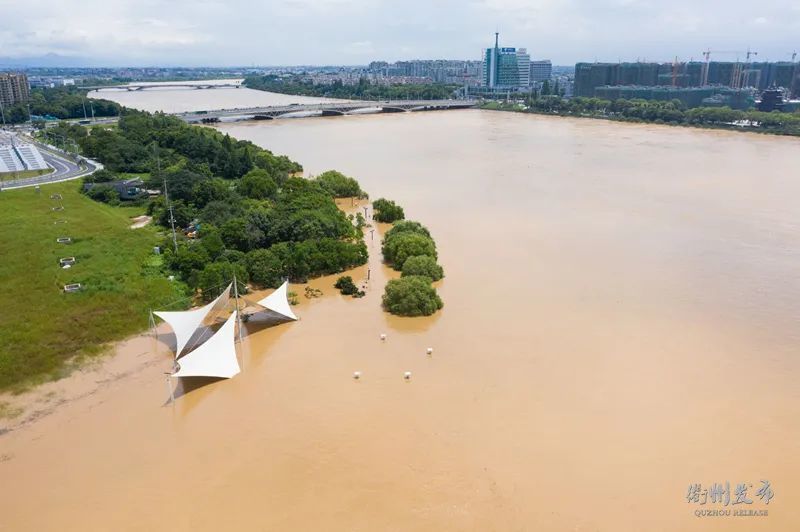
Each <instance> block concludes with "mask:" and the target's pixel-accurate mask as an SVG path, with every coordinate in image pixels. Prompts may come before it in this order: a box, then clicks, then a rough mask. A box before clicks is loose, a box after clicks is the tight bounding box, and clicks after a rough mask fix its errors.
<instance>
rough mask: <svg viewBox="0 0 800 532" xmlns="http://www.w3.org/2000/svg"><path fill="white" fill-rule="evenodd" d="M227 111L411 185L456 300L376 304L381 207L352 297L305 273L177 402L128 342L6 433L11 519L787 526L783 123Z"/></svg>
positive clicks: (239, 525)
mask: <svg viewBox="0 0 800 532" xmlns="http://www.w3.org/2000/svg"><path fill="white" fill-rule="evenodd" d="M238 90H239V91H242V90H244V89H238ZM222 91H223V90H222V89H220V90H215V91H197V92H204V93H206V95H207V97H208V98H213V97H214V95H215V94H217V93H220V92H222ZM181 92H185V91H170V92H167V91H164V92H163V93H162V92H156V93H147V92H145V93H138V94H137V95H138V96H141V97H142V98H146V99H147V101H146V102H144V103H142V107H148V106H150V107H148V108H153V107H152V105H153V102H154V101H157V100H158V99H159V98H161V99H162V100H161V101H160V102H161V103H159V104H158V106H160V108H164V109H167V110H170V102H171V101H172V100H170V99H172V98H175V102H176V103H175V105H182V103H181V101H180V98H179V97H178V96H176V95H179V94H180V93H181ZM126 96H127V95H126ZM126 103H127V104H129V105H130V104H131V102H130V101H127V102H126ZM207 107H208V108H213V107H215V106H214V105H213V102H208V106H207ZM217 107H221V106H217ZM220 129H221V130H222V131H224V132H226V133H230V134H231V135H232V136H234V137H237V138H241V139H249V140H252V141H254V142H256V143H257V144H259V145H262V146H265V147H267V148H269V149H272V150H273V151H275V152H276V153H285V154H287V155H289V156H290V157H292V158H294V159H296V160H299V161H300V162H302V163H303V164H304V165H305V166H306V171H307V173H310V174H318V173H320V172H321V171H324V170H326V169H329V168H336V169H338V170H341V171H343V172H345V173H347V174H350V175H353V176H355V177H357V178H358V179H359V181H360V182H361V183H362V186H363V187H364V188H365V189H366V190H368V191H369V192H370V193H371V194H372V196H373V197H379V196H386V197H389V198H392V199H395V200H397V201H398V202H399V203H400V204H402V205H403V206H404V207H405V209H406V214H407V216H408V217H409V218H412V219H416V220H420V221H422V222H423V223H425V224H426V225H427V226H428V227H429V228H430V229H431V232H432V233H433V235H434V237H435V238H436V241H437V244H438V247H439V251H440V262H441V264H442V265H443V266H444V268H445V273H446V275H447V276H446V278H445V279H444V280H443V281H442V282H440V283H438V284H437V286H438V288H439V291H440V294H441V296H442V298H443V300H444V302H445V307H444V309H443V310H442V311H441V312H440V313H438V314H437V315H435V316H434V317H431V318H419V319H407V318H396V317H392V316H389V315H387V314H385V313H383V312H382V311H381V309H380V296H381V293H382V290H383V285H384V284H385V282H386V279H387V278H389V277H390V276H392V275H395V274H394V273H393V272H390V271H389V270H388V269H386V268H385V267H383V266H382V265H381V264H380V244H379V239H380V232H382V231H383V230H384V229H385V228H377V229H378V232H377V234H376V235H375V237H374V240H371V239H370V235H369V233H367V243H368V245H369V246H370V252H371V258H370V264H369V266H368V267H364V268H360V269H358V270H357V271H356V272H355V273H354V274H353V275H354V278H355V279H357V280H361V279H364V278H365V277H366V270H367V268H369V269H370V270H371V272H370V276H371V281H370V284H369V288H368V294H367V296H366V297H365V298H363V299H360V300H355V299H347V298H344V297H342V296H340V295H338V294H337V293H336V292H335V291H334V289H333V288H332V283H333V279H334V278H324V279H319V280H316V281H314V282H313V283H312V284H313V286H316V287H319V288H321V289H322V290H323V292H324V296H323V297H321V298H319V299H306V298H305V297H303V295H302V293H303V287H302V286H293V290H295V291H296V292H298V293H299V294H300V297H299V300H300V304H299V305H298V306H297V307H295V309H296V313H297V314H298V315H299V316H300V317H301V320H300V321H298V322H295V323H289V324H285V325H280V326H277V327H273V328H269V329H265V330H255V328H251V330H249V331H248V333H249V334H248V336H247V337H246V338H245V340H244V343H243V345H242V346H241V355H242V362H243V372H242V373H241V374H240V375H238V376H237V377H235V378H234V379H232V380H230V381H224V382H218V383H214V384H211V385H207V386H204V387H201V388H198V389H195V390H193V391H191V392H189V393H186V394H185V395H182V396H180V397H178V398H177V400H176V402H175V404H174V406H170V405H169V404H168V403H165V401H166V399H167V390H166V385H165V381H164V376H163V372H164V371H167V370H168V369H169V367H170V358H169V354H168V350H167V348H166V347H165V346H164V345H163V344H160V346H159V348H158V350H157V351H158V353H157V354H153V343H154V342H153V340H152V339H150V338H145V337H143V338H139V339H134V340H132V341H131V342H128V343H126V344H123V345H121V346H120V348H119V349H118V351H119V354H118V356H117V357H116V358H115V359H112V361H111V362H109V364H112V365H113V364H118V365H119V366H120V367H118V368H117V367H112V369H109V370H108V371H107V372H106V374H105V375H106V378H105V380H103V379H101V378H99V377H94V376H93V377H91V378H92V379H96V380H101V385H99V386H97V387H96V389H95V390H94V391H93V392H92V393H89V394H85V395H83V396H82V397H80V398H78V399H75V400H73V401H69V402H67V403H66V404H63V405H61V406H59V407H58V408H55V410H54V412H53V413H51V414H49V415H47V416H44V417H42V418H41V419H39V420H37V421H35V422H32V423H29V424H27V425H25V426H23V427H21V428H19V429H17V430H13V431H11V432H9V433H7V434H5V435H3V436H0V479H2V483H0V530H172V531H175V530H194V531H196V530H279V531H284V530H311V531H317V530H357V531H376V530H404V531H405V530H426V531H427V530H430V531H438V530H476V531H484V530H497V531H510V530H519V531H527V530H545V531H549V530H553V531H575V530H580V531H584V530H591V531H651V530H652V531H662V530H663V531H679V530H690V531H691V530H737V531H758V530H781V531H784V530H785V531H791V530H798V529H800V505H798V500H800V443H799V442H800V386H798V375H800V357H799V356H798V352H799V351H800V349H799V347H798V346H800V327H799V323H798V320H799V319H800V273H799V272H800V268H798V266H800V210H798V198H800V164H798V160H800V159H798V153H800V151H799V150H800V142H798V141H797V140H795V139H787V138H778V137H768V136H759V135H750V134H736V133H726V132H709V131H700V130H692V129H681V128H668V127H659V126H645V125H624V124H616V123H608V122H602V121H593V120H577V119H562V118H550V117H541V116H533V115H521V114H511V113H500V112H490V111H477V110H469V111H447V112H430V113H407V114H388V115H373V116H358V117H355V116H354V117H335V118H308V119H295V120H292V119H286V120H276V121H271V122H250V123H236V124H225V125H221V126H220ZM355 208H359V207H358V206H356V207H355ZM253 299H255V297H253ZM381 333H386V334H387V336H388V338H387V340H386V342H381V341H380V338H379V336H380V334H381ZM162 340H168V336H167V337H162ZM429 346H430V347H433V348H434V352H433V355H432V356H427V355H426V352H425V350H426V348H427V347H429ZM124 368H129V369H128V370H127V371H126V370H125V369H124ZM130 368H134V369H130ZM354 371H361V372H362V375H363V376H362V378H361V380H359V381H355V380H353V378H352V373H353V372H354ZM405 371H411V372H412V373H413V376H412V378H411V380H410V381H404V379H403V372H405ZM75 379H76V382H80V377H79V376H78V377H76V378H75ZM76 386H77V385H76ZM762 480H767V481H769V482H770V485H771V487H772V490H773V492H774V498H772V500H771V502H770V503H769V505H766V504H765V503H764V501H763V500H762V499H761V498H759V497H758V496H757V495H756V490H757V489H758V488H759V487H761V485H762V482H761V481H762ZM726 482H729V483H730V484H731V487H730V502H731V504H730V505H728V506H724V505H723V504H719V503H717V504H714V503H712V501H711V499H710V495H709V498H708V500H707V501H706V504H701V503H700V502H687V490H688V488H689V486H690V484H695V483H700V484H702V487H703V489H706V488H708V487H709V486H710V485H711V484H712V483H721V484H723V485H724V484H725V483H726ZM739 483H745V484H746V485H747V486H748V490H749V491H748V493H747V496H748V499H749V500H752V501H753V503H752V504H749V505H748V504H739V505H734V504H733V502H735V501H734V499H735V498H736V497H735V493H734V491H735V486H736V485H737V484H739ZM751 484H752V486H750V485H751ZM701 500H702V497H701ZM741 508H745V509H748V510H751V509H752V510H767V511H768V515H767V516H735V515H733V514H734V511H739V510H740V509H741ZM706 510H719V511H721V512H722V513H724V512H726V511H727V512H730V514H731V515H728V516H726V515H717V516H702V517H700V516H698V515H697V514H699V513H701V512H703V511H706Z"/></svg>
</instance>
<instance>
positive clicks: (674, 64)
mask: <svg viewBox="0 0 800 532" xmlns="http://www.w3.org/2000/svg"><path fill="white" fill-rule="evenodd" d="M677 86H678V56H677V55H676V56H675V61H673V62H672V87H673V88H674V87H677Z"/></svg>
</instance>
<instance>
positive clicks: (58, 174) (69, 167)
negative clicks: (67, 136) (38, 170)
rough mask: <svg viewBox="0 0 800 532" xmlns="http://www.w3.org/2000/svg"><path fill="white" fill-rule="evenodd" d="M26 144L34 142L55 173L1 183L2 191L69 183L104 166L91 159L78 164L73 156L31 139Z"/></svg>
mask: <svg viewBox="0 0 800 532" xmlns="http://www.w3.org/2000/svg"><path fill="white" fill-rule="evenodd" d="M24 141H25V142H32V143H33V144H35V145H36V147H37V148H39V152H40V153H41V154H42V157H43V158H44V160H45V162H46V163H47V164H48V165H50V167H51V168H53V169H54V170H55V171H54V172H50V173H49V174H45V175H40V176H37V177H28V178H25V179H15V180H10V181H2V182H0V189H4V190H5V189H12V188H25V187H33V186H36V185H46V184H49V183H60V182H62V181H69V180H71V179H78V178H80V177H84V176H87V175H90V174H92V173H94V172H95V171H96V170H100V169H101V168H103V165H101V164H100V163H98V162H96V161H92V160H91V159H85V158H83V157H81V158H80V162H79V163H76V162H75V161H74V160H73V159H71V157H72V156H71V155H70V156H67V155H66V154H64V153H63V152H61V151H60V150H58V149H56V148H54V147H52V146H48V145H47V144H41V143H39V142H35V141H32V140H31V139H30V138H25V139H24Z"/></svg>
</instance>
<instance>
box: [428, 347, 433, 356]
mask: <svg viewBox="0 0 800 532" xmlns="http://www.w3.org/2000/svg"><path fill="white" fill-rule="evenodd" d="M428 354H429V355H432V354H433V348H432V347H429V348H428Z"/></svg>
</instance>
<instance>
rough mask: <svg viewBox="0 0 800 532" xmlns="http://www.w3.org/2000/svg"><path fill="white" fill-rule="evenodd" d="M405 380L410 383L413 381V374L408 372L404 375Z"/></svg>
mask: <svg viewBox="0 0 800 532" xmlns="http://www.w3.org/2000/svg"><path fill="white" fill-rule="evenodd" d="M403 378H404V379H405V380H407V381H410V380H411V372H410V371H406V372H405V373H403Z"/></svg>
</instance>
